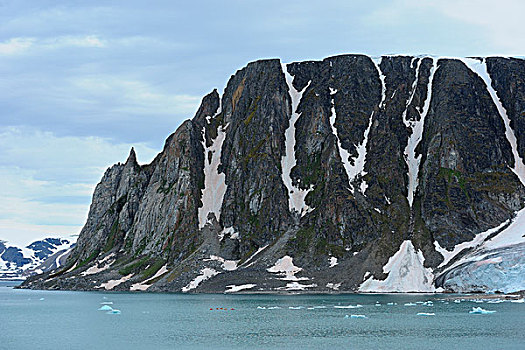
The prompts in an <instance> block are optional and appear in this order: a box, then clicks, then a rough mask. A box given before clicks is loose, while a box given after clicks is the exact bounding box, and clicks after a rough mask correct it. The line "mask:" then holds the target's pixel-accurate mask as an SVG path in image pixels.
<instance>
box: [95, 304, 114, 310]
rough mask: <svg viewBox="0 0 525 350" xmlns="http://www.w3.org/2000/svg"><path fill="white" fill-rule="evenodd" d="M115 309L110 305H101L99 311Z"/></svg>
mask: <svg viewBox="0 0 525 350" xmlns="http://www.w3.org/2000/svg"><path fill="white" fill-rule="evenodd" d="M111 310H113V308H112V307H111V306H109V305H102V306H101V307H99V309H98V311H111Z"/></svg>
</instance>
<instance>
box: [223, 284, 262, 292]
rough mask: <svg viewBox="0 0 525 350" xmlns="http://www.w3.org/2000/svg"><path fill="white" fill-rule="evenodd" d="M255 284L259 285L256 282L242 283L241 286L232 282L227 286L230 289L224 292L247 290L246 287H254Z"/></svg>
mask: <svg viewBox="0 0 525 350" xmlns="http://www.w3.org/2000/svg"><path fill="white" fill-rule="evenodd" d="M255 286H257V285H256V284H252V283H249V284H242V285H240V286H236V285H235V284H231V285H229V286H226V287H227V288H229V289H226V290H225V291H224V293H235V292H238V291H241V290H245V289H252V288H253V287H255Z"/></svg>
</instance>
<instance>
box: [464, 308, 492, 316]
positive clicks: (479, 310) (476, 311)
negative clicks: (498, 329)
mask: <svg viewBox="0 0 525 350" xmlns="http://www.w3.org/2000/svg"><path fill="white" fill-rule="evenodd" d="M495 312H496V311H493V310H485V309H482V308H480V307H473V308H472V311H469V312H468V313H469V314H476V315H488V314H493V313H495Z"/></svg>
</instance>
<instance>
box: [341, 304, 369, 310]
mask: <svg viewBox="0 0 525 350" xmlns="http://www.w3.org/2000/svg"><path fill="white" fill-rule="evenodd" d="M362 307H363V305H359V304H357V305H334V308H335V309H359V308H362Z"/></svg>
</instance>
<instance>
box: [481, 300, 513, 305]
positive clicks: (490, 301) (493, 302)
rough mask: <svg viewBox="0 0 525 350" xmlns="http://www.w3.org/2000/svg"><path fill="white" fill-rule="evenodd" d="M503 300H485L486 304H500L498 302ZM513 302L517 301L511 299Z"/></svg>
mask: <svg viewBox="0 0 525 350" xmlns="http://www.w3.org/2000/svg"><path fill="white" fill-rule="evenodd" d="M503 302H504V301H503V300H501V299H496V300H489V301H487V304H500V303H503ZM512 302H513V303H515V302H517V301H512Z"/></svg>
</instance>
